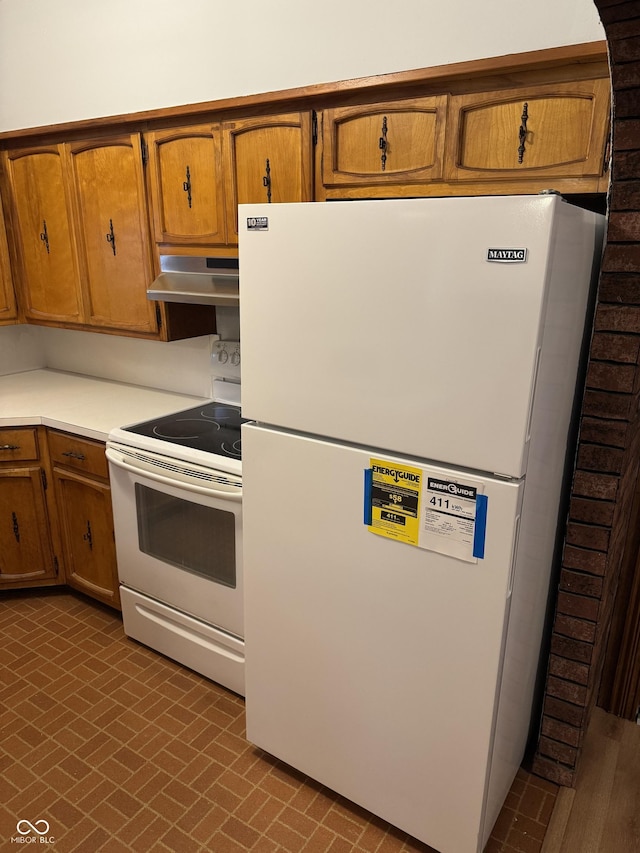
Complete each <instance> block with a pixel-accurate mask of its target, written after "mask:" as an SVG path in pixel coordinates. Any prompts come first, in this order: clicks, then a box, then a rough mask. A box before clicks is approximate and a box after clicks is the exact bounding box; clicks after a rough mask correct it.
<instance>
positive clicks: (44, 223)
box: [40, 219, 49, 255]
mask: <svg viewBox="0 0 640 853" xmlns="http://www.w3.org/2000/svg"><path fill="white" fill-rule="evenodd" d="M40 239H41V240H42V242H43V243H44V245H45V247H46V250H47V255H48V254H49V232H48V231H47V220H46V219H43V220H42V231H41V232H40Z"/></svg>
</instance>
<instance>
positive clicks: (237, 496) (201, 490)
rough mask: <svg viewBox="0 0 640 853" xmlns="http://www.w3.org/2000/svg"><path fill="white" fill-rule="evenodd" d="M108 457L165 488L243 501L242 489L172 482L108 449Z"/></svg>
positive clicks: (118, 464) (120, 465)
mask: <svg viewBox="0 0 640 853" xmlns="http://www.w3.org/2000/svg"><path fill="white" fill-rule="evenodd" d="M106 457H107V459H108V460H109V462H112V463H113V464H114V465H116V466H117V467H118V468H124V470H125V471H130V472H131V473H132V474H137V475H138V476H140V477H145V478H147V479H149V480H155V481H156V483H162V484H163V485H165V486H173V487H174V488H175V489H184V490H185V491H189V492H195V493H196V494H199V495H209V496H210V497H216V498H221V499H222V500H225V501H236V502H240V501H242V489H241V488H238V490H237V491H233V492H224V491H221V490H218V489H211V488H208V487H206V486H198V485H195V484H192V483H187V482H185V481H184V480H172V479H171V477H163V476H162V474H156V472H155V471H149V470H148V469H147V468H137V467H136V466H135V465H130V464H129V463H128V462H125V460H124V459H123V457H122V456H121V455H120V454H119V453H117V451H114V450H112V449H111V448H110V447H107V450H106Z"/></svg>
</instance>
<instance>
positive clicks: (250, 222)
mask: <svg viewBox="0 0 640 853" xmlns="http://www.w3.org/2000/svg"><path fill="white" fill-rule="evenodd" d="M268 230H269V217H268V216H248V217H247V231H268Z"/></svg>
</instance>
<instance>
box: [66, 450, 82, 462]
mask: <svg viewBox="0 0 640 853" xmlns="http://www.w3.org/2000/svg"><path fill="white" fill-rule="evenodd" d="M62 455H63V456H69V457H70V458H71V459H79V460H80V462H84V460H85V459H86V458H87V457H86V456H85V455H84V453H76V451H75V450H66V451H65V452H64V453H63V454H62Z"/></svg>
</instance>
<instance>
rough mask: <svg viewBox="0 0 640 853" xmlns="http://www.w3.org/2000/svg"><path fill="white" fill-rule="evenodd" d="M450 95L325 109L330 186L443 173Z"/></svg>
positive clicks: (326, 169)
mask: <svg viewBox="0 0 640 853" xmlns="http://www.w3.org/2000/svg"><path fill="white" fill-rule="evenodd" d="M446 104H447V98H446V96H444V95H443V96H439V97H433V98H415V99H412V100H402V101H393V102H390V103H383V104H375V105H371V104H369V105H366V106H356V107H339V108H337V109H332V110H325V111H324V113H323V131H322V140H323V149H324V150H323V165H322V183H323V184H324V185H325V186H341V185H349V184H351V185H357V184H388V183H407V182H413V181H430V180H435V179H437V178H440V177H441V176H442V159H443V143H444V119H445V110H446Z"/></svg>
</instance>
